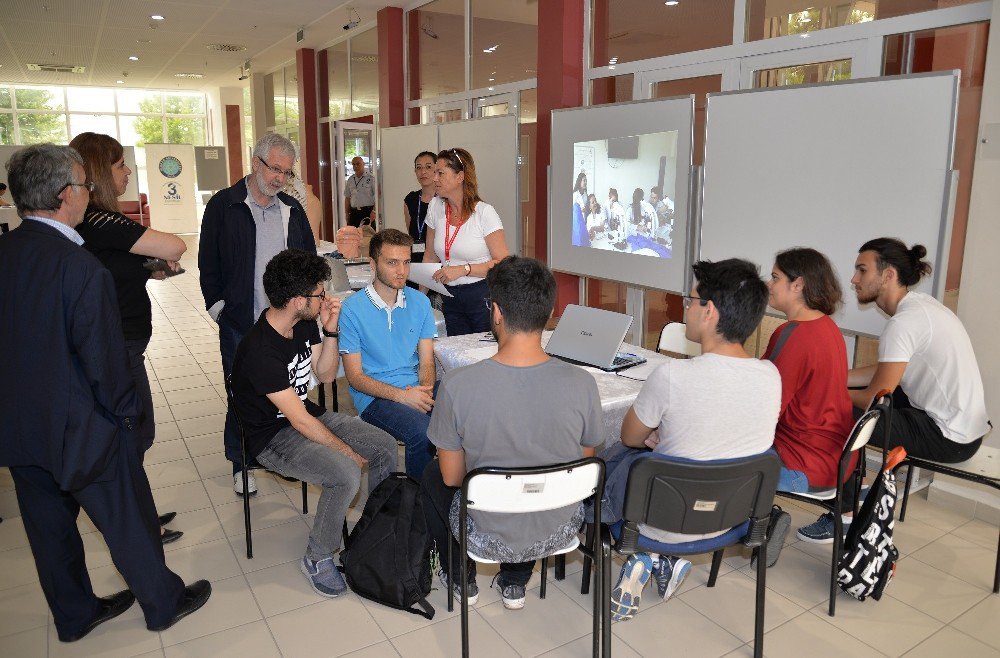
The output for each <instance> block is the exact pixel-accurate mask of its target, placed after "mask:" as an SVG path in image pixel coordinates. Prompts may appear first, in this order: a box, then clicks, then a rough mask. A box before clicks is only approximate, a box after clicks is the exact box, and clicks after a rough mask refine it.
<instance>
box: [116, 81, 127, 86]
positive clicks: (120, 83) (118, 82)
mask: <svg viewBox="0 0 1000 658" xmlns="http://www.w3.org/2000/svg"><path fill="white" fill-rule="evenodd" d="M115 84H119V85H123V84H125V81H124V80H115Z"/></svg>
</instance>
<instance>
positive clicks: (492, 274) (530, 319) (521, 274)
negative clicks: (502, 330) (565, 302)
mask: <svg viewBox="0 0 1000 658" xmlns="http://www.w3.org/2000/svg"><path fill="white" fill-rule="evenodd" d="M486 285H487V287H488V288H489V291H490V300H491V301H492V302H493V303H494V304H496V305H497V306H499V307H500V312H501V313H503V319H504V324H506V325H507V328H508V329H509V330H511V331H514V332H522V333H531V332H535V331H541V330H542V329H544V328H545V323H546V322H548V321H549V316H551V315H552V308H553V306H554V305H555V302H556V278H555V277H554V276H553V275H552V272H551V271H550V270H549V268H547V267H546V266H545V265H544V264H542V263H541V262H539V261H537V260H535V259H534V258H525V257H523V256H507V257H506V258H504V259H503V260H501V261H500V262H499V263H497V264H496V265H494V266H493V267H492V268H490V271H489V272H487V273H486Z"/></svg>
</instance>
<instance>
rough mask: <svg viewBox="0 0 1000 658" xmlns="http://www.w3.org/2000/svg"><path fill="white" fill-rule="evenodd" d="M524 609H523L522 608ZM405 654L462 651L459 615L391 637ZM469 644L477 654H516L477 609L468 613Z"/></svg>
mask: <svg viewBox="0 0 1000 658" xmlns="http://www.w3.org/2000/svg"><path fill="white" fill-rule="evenodd" d="M522 612H523V611H522ZM392 645H393V646H394V647H395V648H396V651H398V652H399V655H400V656H403V657H404V658H410V657H412V658H437V657H440V658H450V657H452V656H459V655H461V653H462V626H461V622H460V621H459V619H458V617H452V618H450V619H446V620H444V621H442V622H441V623H439V624H431V625H430V626H425V627H424V628H421V629H420V630H416V631H413V632H412V633H407V634H406V635H400V636H399V637H395V638H393V639H392ZM469 646H470V647H475V652H476V654H477V655H482V656H489V657H490V658H506V657H508V656H517V655H518V654H517V652H516V651H514V649H513V648H511V646H510V645H509V644H508V643H507V642H506V641H504V639H503V638H502V637H500V635H499V634H498V633H497V632H496V630H494V629H493V627H492V626H490V625H489V624H487V623H486V621H485V620H484V619H483V618H482V617H481V616H480V615H479V613H478V612H476V611H475V610H472V611H470V613H469Z"/></svg>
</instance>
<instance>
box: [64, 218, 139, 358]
mask: <svg viewBox="0 0 1000 658" xmlns="http://www.w3.org/2000/svg"><path fill="white" fill-rule="evenodd" d="M76 232H77V233H79V234H80V237H82V238H83V246H84V247H85V248H86V249H87V251H89V252H90V253H92V254H94V256H96V257H97V260H99V261H101V264H102V265H104V267H106V268H108V271H109V272H111V278H112V279H114V282H115V293H116V294H117V296H118V309H119V311H121V315H122V329H124V332H125V339H126V340H149V338H150V336H152V334H153V315H152V307H151V306H150V303H149V295H148V294H147V293H146V282H147V281H149V277H150V274H151V273H150V271H149V270H147V269H145V268H144V267H143V266H142V264H143V263H145V262H146V256H140V255H138V254H133V253H129V249H131V248H132V247H133V245H135V243H136V242H138V241H139V238H141V237H142V234H143V233H145V232H146V227H145V226H143V225H142V224H140V223H139V222H133V221H132V220H131V219H129V218H128V217H126V216H125V215H122V214H121V213H116V212H110V211H107V210H100V209H98V208H88V209H87V213H86V214H85V215H84V216H83V221H82V222H80V224H79V225H78V226H77V227H76Z"/></svg>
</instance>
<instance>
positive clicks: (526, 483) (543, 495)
mask: <svg viewBox="0 0 1000 658" xmlns="http://www.w3.org/2000/svg"><path fill="white" fill-rule="evenodd" d="M603 485H604V462H603V461H601V460H600V459H598V458H597V457H588V458H586V459H579V460H576V461H572V462H567V463H565V464H554V465H552V466H542V467H537V468H536V467H527V468H498V467H492V466H486V467H483V468H477V469H475V470H473V471H471V472H470V473H468V474H467V475H466V476H465V481H464V482H463V483H462V495H463V497H464V499H465V500H466V501H468V503H467V504H468V506H469V509H471V510H479V511H482V512H507V513H522V512H543V511H545V510H551V509H558V508H560V507H566V506H567V505H572V504H573V503H578V502H580V501H582V500H586V499H587V498H589V497H590V496H593V495H595V494H596V495H601V493H602V492H603V489H604V486H603Z"/></svg>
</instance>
